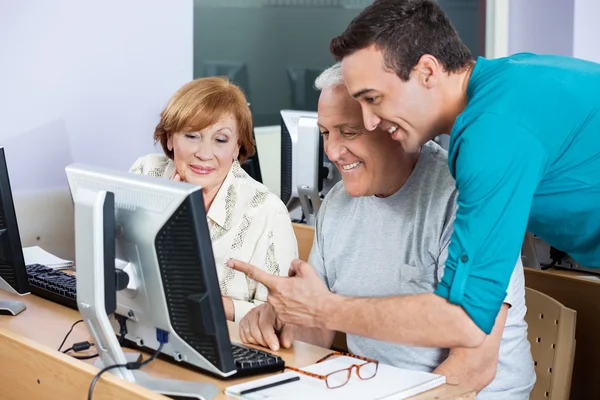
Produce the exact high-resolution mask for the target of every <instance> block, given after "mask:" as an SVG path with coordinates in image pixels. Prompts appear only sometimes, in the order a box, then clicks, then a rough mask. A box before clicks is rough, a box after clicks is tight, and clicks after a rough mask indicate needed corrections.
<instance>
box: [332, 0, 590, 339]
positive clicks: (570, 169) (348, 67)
mask: <svg viewBox="0 0 600 400" xmlns="http://www.w3.org/2000/svg"><path fill="white" fill-rule="evenodd" d="M331 50H332V52H333V54H334V55H335V56H336V58H337V59H341V60H342V66H343V67H342V68H343V74H344V80H345V83H346V86H347V87H348V90H349V91H350V93H351V94H352V95H353V96H354V97H355V98H356V99H357V100H358V101H359V102H360V103H361V105H362V109H363V115H364V120H365V126H367V128H370V129H373V128H375V127H376V126H379V127H380V128H383V129H385V130H387V131H389V132H390V133H391V135H392V136H393V137H394V138H395V139H396V140H398V141H399V142H401V143H402V144H403V146H404V148H405V150H407V151H419V148H420V146H421V145H423V143H425V142H426V141H427V140H430V139H433V138H434V137H435V136H436V135H439V134H444V133H450V146H449V167H450V170H451V172H452V175H453V176H454V178H455V179H456V185H457V188H458V191H459V197H458V204H459V211H458V213H457V216H456V221H455V223H454V236H453V237H452V241H451V245H450V249H449V251H450V254H449V256H448V261H447V265H446V268H447V270H446V273H445V276H444V278H443V281H442V283H441V285H439V287H438V288H437V290H436V294H437V295H439V296H441V297H444V298H446V299H448V301H449V303H451V304H455V305H459V306H461V307H462V308H463V309H464V310H465V311H466V313H467V314H468V315H469V316H470V318H471V319H472V320H473V321H474V322H475V323H476V325H477V326H478V327H479V329H481V330H482V331H483V332H485V333H489V331H490V329H491V327H492V326H493V324H494V320H495V317H496V314H497V312H498V309H499V307H500V305H501V304H502V300H503V298H504V296H505V289H506V287H507V284H508V280H509V277H510V273H511V271H512V266H513V265H514V262H515V259H516V258H517V257H518V256H519V251H520V249H521V246H522V243H523V238H524V234H525V231H526V230H527V231H529V232H532V233H534V234H536V235H538V236H539V237H540V238H542V239H543V240H545V241H546V242H548V243H549V244H551V245H552V246H554V247H556V248H557V249H559V250H562V251H564V252H566V253H567V254H569V255H570V256H571V257H572V258H573V259H575V260H576V261H577V262H579V263H581V264H582V265H585V266H587V267H592V268H594V267H600V65H598V64H596V63H592V62H587V61H583V60H578V59H574V58H569V57H561V56H552V55H535V54H516V55H513V56H511V57H507V58H501V59H495V60H486V59H484V58H478V59H477V60H476V61H474V60H472V57H471V55H470V53H469V50H468V49H467V48H466V46H465V45H464V44H463V43H462V42H461V41H460V39H459V37H458V35H457V33H456V31H455V30H454V28H453V27H452V26H451V24H450V22H449V20H448V18H447V16H446V15H445V14H444V13H443V11H442V10H441V8H440V7H439V6H438V5H437V4H435V3H434V2H432V1H422V0H418V1H417V0H414V1H409V0H397V1H391V0H379V1H375V3H374V4H373V5H372V6H370V7H368V8H367V9H365V10H364V11H363V12H362V13H361V14H360V15H359V16H358V17H357V18H356V19H355V20H354V21H352V22H351V23H350V25H349V26H348V28H347V29H346V31H345V32H344V33H343V34H342V35H340V36H339V37H337V38H335V39H333V40H332V43H331Z"/></svg>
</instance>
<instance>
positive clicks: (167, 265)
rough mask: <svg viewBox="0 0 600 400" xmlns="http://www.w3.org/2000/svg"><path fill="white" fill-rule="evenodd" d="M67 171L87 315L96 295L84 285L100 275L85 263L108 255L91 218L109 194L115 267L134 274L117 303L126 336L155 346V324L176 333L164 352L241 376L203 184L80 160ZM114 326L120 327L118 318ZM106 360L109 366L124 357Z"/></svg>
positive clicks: (81, 296)
mask: <svg viewBox="0 0 600 400" xmlns="http://www.w3.org/2000/svg"><path fill="white" fill-rule="evenodd" d="M66 172H67V179H68V182H69V187H70V189H71V193H72V196H73V200H74V203H75V235H76V249H75V250H76V264H77V265H78V268H77V285H78V287H77V295H78V298H77V302H78V304H79V308H80V311H81V312H82V315H83V314H84V313H85V310H82V304H83V303H85V304H90V302H91V301H93V300H94V299H89V298H86V293H88V289H90V288H86V287H84V286H85V285H89V284H90V282H92V280H93V278H94V277H93V276H90V274H91V272H90V268H87V266H91V265H93V264H94V262H96V264H101V263H103V261H100V259H99V258H98V255H101V254H104V249H103V248H102V242H101V241H99V240H98V239H96V240H94V239H93V238H94V237H95V236H96V237H97V236H101V232H98V231H99V230H101V229H102V228H101V227H98V225H100V223H101V221H96V222H94V221H93V218H94V213H93V212H92V211H91V207H92V206H93V204H94V202H95V201H96V200H94V199H96V198H97V197H98V196H99V195H102V193H104V192H110V193H113V194H114V210H115V232H116V233H115V243H116V247H115V256H116V261H115V265H116V268H117V269H119V270H121V271H124V272H126V273H127V275H128V276H129V283H128V286H127V288H125V289H124V290H120V291H118V293H117V304H116V314H118V315H122V316H126V317H127V329H128V332H127V335H126V338H128V339H130V340H132V341H133V342H135V343H138V344H140V345H143V346H144V347H147V348H151V349H157V348H158V346H159V343H158V341H157V338H156V329H157V328H158V329H162V330H164V331H167V332H169V336H170V338H169V343H168V344H167V345H166V346H165V347H164V348H163V353H164V354H167V355H170V356H172V357H173V358H174V359H176V361H185V362H187V363H190V364H192V365H194V366H197V367H199V368H202V369H204V370H207V371H209V372H212V373H215V374H218V375H222V376H226V375H230V374H233V373H235V372H236V369H235V365H234V360H233V357H232V354H231V343H230V340H229V332H228V330H227V324H226V320H225V313H224V309H223V303H222V299H221V292H220V289H219V283H218V279H217V273H216V269H215V265H214V258H213V251H212V246H211V241H210V236H209V232H208V226H207V222H206V214H205V210H204V203H203V198H202V190H201V188H200V187H199V186H193V185H190V184H186V183H181V182H175V181H170V180H164V179H156V178H154V177H150V176H142V175H138V174H131V173H122V172H115V171H111V170H107V169H104V168H96V167H89V166H85V165H81V164H72V165H70V166H68V167H67V168H66ZM86 210H88V211H89V212H86ZM94 230H95V231H96V233H94ZM94 254H96V259H94ZM83 268H85V269H83ZM98 268H99V269H102V268H103V266H99V267H98ZM97 276H98V275H96V277H97ZM91 289H92V291H93V287H92V288H91ZM112 324H113V329H114V331H116V332H119V330H118V325H117V324H116V322H115V321H112ZM94 329H100V327H94ZM114 331H113V332H111V333H112V334H113V335H114ZM105 340H110V339H107V338H105ZM100 355H101V356H102V353H100ZM106 358H107V359H106V363H107V365H108V364H115V363H118V362H119V360H115V359H111V357H108V355H107V357H106ZM121 361H122V360H121Z"/></svg>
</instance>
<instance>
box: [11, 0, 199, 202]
mask: <svg viewBox="0 0 600 400" xmlns="http://www.w3.org/2000/svg"><path fill="white" fill-rule="evenodd" d="M192 41H193V1H192V0H177V1H173V0H127V1H122V0H102V1H80V0H52V1H47V0H0V55H1V56H0V57H1V58H2V62H1V63H0V121H1V122H0V145H2V146H4V147H5V151H6V153H7V159H8V163H9V165H8V167H9V172H10V175H11V181H12V182H11V183H12V185H13V191H15V192H19V191H37V190H45V189H50V188H55V187H61V186H62V187H66V178H65V176H64V167H65V166H66V165H68V164H69V163H70V162H73V161H77V162H84V163H88V164H94V165H100V166H107V167H113V168H118V169H123V170H126V169H127V168H129V166H130V165H131V164H132V163H133V162H134V161H135V159H136V158H137V157H138V156H140V155H143V154H145V153H148V152H152V151H155V147H154V146H153V140H152V134H153V132H154V127H155V126H156V123H157V122H158V117H159V113H160V111H161V109H162V107H164V105H165V104H166V102H167V100H168V99H169V97H170V96H171V95H172V94H173V93H174V92H175V90H177V89H178V88H179V87H180V86H181V85H183V84H184V83H185V82H187V81H189V80H191V79H192V76H193V72H192V71H193V46H192V45H193V43H192Z"/></svg>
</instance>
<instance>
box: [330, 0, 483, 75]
mask: <svg viewBox="0 0 600 400" xmlns="http://www.w3.org/2000/svg"><path fill="white" fill-rule="evenodd" d="M371 45H374V46H375V48H377V49H378V50H380V51H382V53H383V58H384V63H385V67H386V68H389V69H390V70H393V71H394V72H396V74H397V75H398V76H399V77H400V79H402V80H403V81H408V79H409V77H410V72H411V71H412V69H413V68H414V67H415V65H417V63H418V62H419V59H420V58H421V56H423V55H424V54H430V55H432V56H434V57H435V58H436V59H437V60H438V61H439V62H440V63H441V64H442V66H443V67H444V69H445V70H446V71H447V72H459V71H461V70H463V69H464V68H465V67H466V66H468V65H470V63H471V61H472V60H473V56H472V55H471V52H470V51H469V49H468V48H467V46H466V45H465V44H464V43H463V42H462V40H460V37H459V36H458V33H457V32H456V30H455V29H454V27H453V26H452V23H450V20H449V19H448V16H447V15H446V13H445V12H444V11H443V10H442V9H441V7H440V6H439V5H438V4H437V3H435V2H433V1H430V0H376V1H375V2H374V3H373V4H371V5H370V6H368V7H367V8H365V9H364V10H363V11H362V12H361V13H360V14H359V15H358V16H357V17H356V18H354V19H353V20H352V22H350V25H348V27H347V28H346V30H345V31H344V33H342V34H341V35H340V36H338V37H335V38H333V39H332V40H331V46H330V50H331V53H332V54H333V56H334V57H335V58H336V60H338V61H339V60H341V59H343V58H344V57H346V56H348V55H350V54H352V53H354V52H355V51H357V50H361V49H364V48H366V47H369V46H371Z"/></svg>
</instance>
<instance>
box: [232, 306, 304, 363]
mask: <svg viewBox="0 0 600 400" xmlns="http://www.w3.org/2000/svg"><path fill="white" fill-rule="evenodd" d="M295 336H296V326H295V325H292V324H286V323H283V322H281V321H280V320H279V319H278V318H277V316H276V315H275V310H273V307H272V306H271V305H270V304H267V303H265V304H261V305H260V306H258V307H255V308H253V309H252V310H250V311H249V312H248V313H247V314H246V316H244V318H242V320H241V321H240V340H241V341H242V343H250V344H257V345H259V346H264V347H268V348H270V349H271V350H273V351H277V350H279V347H280V345H281V346H283V347H284V348H286V349H289V348H290V347H291V346H292V343H293V341H294V337H295Z"/></svg>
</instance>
